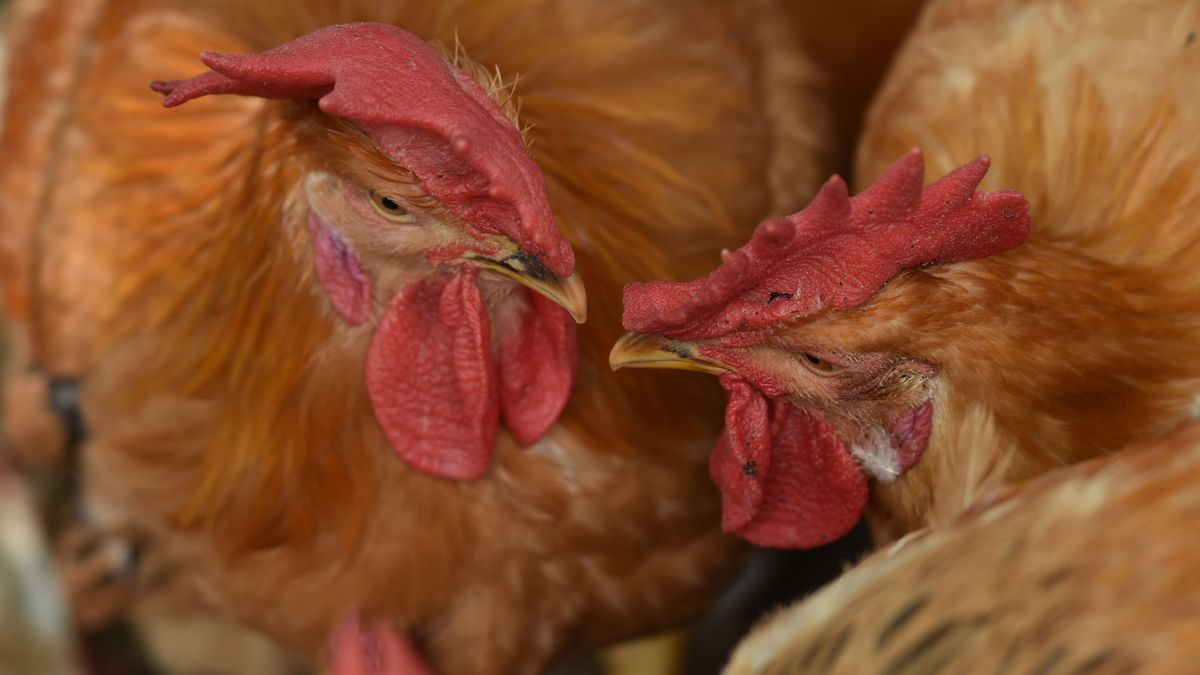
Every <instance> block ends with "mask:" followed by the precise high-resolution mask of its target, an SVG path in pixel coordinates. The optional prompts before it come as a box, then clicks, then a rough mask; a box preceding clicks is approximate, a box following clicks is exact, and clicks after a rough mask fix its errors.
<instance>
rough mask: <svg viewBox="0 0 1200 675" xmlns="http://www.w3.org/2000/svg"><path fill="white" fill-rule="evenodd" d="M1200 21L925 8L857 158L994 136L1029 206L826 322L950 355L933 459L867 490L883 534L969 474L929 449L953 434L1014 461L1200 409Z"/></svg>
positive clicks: (1157, 9) (974, 5)
mask: <svg viewBox="0 0 1200 675" xmlns="http://www.w3.org/2000/svg"><path fill="white" fill-rule="evenodd" d="M1198 31H1200V4H1198V3H1195V2H1162V3H1160V2H1133V3H1124V2H1100V3H1093V4H1088V5H1086V6H1085V5H1084V4H1081V3H1074V2H1063V1H1057V0H1054V1H1039V2H1033V3H1021V4H1019V5H1014V4H1011V3H1003V2H982V3H978V2H955V1H941V2H934V3H931V4H930V6H929V7H928V8H927V9H926V10H925V12H924V14H922V17H921V20H920V22H919V24H918V26H917V29H916V30H915V31H914V33H913V34H912V35H911V36H910V38H909V41H908V42H907V43H906V45H905V47H904V48H903V49H902V50H901V52H900V54H899V55H898V56H897V59H896V62H895V64H894V66H893V70H892V72H891V73H890V75H889V77H888V79H887V80H886V81H885V84H884V86H883V89H882V91H881V93H880V94H879V96H878V98H877V99H876V101H875V103H874V104H873V106H872V109H871V111H870V113H869V115H868V120H867V124H866V128H865V131H864V135H863V139H862V141H861V144H860V146H859V149H858V157H857V169H858V173H857V175H858V176H859V177H860V179H862V180H864V181H866V180H870V179H871V178H872V177H874V176H875V175H877V174H878V172H879V171H881V170H882V169H883V167H884V166H886V164H887V162H889V161H890V160H891V158H894V157H895V156H896V154H897V153H900V152H903V151H904V150H905V149H907V148H909V147H913V146H919V147H921V148H922V149H923V150H924V151H925V153H926V156H927V158H928V163H929V167H930V170H931V173H933V174H935V175H936V174H937V173H938V172H939V171H943V170H946V169H949V168H951V167H953V166H954V165H955V164H956V163H957V162H960V161H962V160H963V159H964V158H969V157H972V156H975V155H978V154H987V155H989V156H990V157H991V158H992V166H993V169H992V170H991V171H990V172H989V175H988V177H987V178H986V180H985V181H984V183H983V187H984V188H990V189H997V188H1004V189H1012V190H1018V191H1020V192H1021V193H1022V194H1023V195H1025V197H1026V198H1027V199H1029V201H1030V203H1031V214H1032V216H1033V219H1034V226H1033V231H1032V235H1031V238H1030V240H1029V242H1027V243H1026V244H1025V245H1024V246H1022V247H1021V248H1019V249H1017V250H1015V251H1013V252H1011V253H1009V254H1007V255H1004V256H998V257H996V258H989V259H984V260H980V261H973V262H970V263H961V264H956V265H950V266H946V267H943V268H934V269H930V270H928V271H925V272H913V273H909V274H908V275H906V276H905V277H902V278H900V279H897V281H896V283H895V284H893V285H892V286H891V287H889V288H888V289H886V290H885V291H884V292H883V293H881V294H880V296H879V297H878V298H877V299H876V300H875V301H873V303H872V305H873V307H867V308H864V310H863V311H862V312H861V317H859V318H858V319H857V320H856V319H851V318H849V317H847V320H845V321H836V320H835V321H832V322H830V333H829V334H828V335H829V337H828V338H826V339H829V340H830V341H836V340H838V337H837V336H838V335H840V334H841V331H843V330H847V329H851V327H852V325H853V326H856V327H857V326H862V325H863V323H862V320H867V321H870V322H871V323H872V324H873V326H872V327H870V328H868V330H867V332H866V334H865V335H864V336H863V337H862V338H858V344H860V345H862V347H864V348H871V347H872V346H873V345H879V346H881V345H888V346H890V347H892V348H893V349H895V348H897V347H898V348H899V349H900V350H902V351H904V352H905V353H908V354H912V355H919V356H924V357H926V358H929V359H930V360H933V361H935V362H938V363H940V364H942V366H943V367H944V368H945V370H944V373H945V374H944V378H945V390H944V396H945V398H946V404H945V408H944V410H943V413H944V414H945V417H944V418H943V419H942V420H938V421H936V422H935V429H934V434H935V437H934V438H933V439H932V440H931V442H930V450H929V452H930V453H933V456H932V457H931V458H933V459H935V461H931V462H927V463H924V465H918V466H917V467H914V470H913V471H912V472H910V473H908V474H906V475H904V476H902V477H901V478H900V479H899V480H896V481H895V482H893V483H890V484H884V485H880V486H878V488H879V489H877V490H875V491H874V493H873V499H874V502H875V506H876V507H877V508H875V509H874V510H873V511H874V513H877V514H879V515H880V517H879V518H877V519H876V522H875V523H874V525H875V530H876V532H877V534H878V535H879V536H880V537H881V538H882V539H884V540H886V539H890V538H894V537H896V536H899V535H901V534H903V533H904V532H906V531H909V530H911V529H913V528H915V527H918V526H920V525H922V524H923V523H924V522H925V514H927V513H928V512H929V510H930V509H931V508H933V507H934V506H935V505H936V504H938V503H939V502H942V501H957V500H958V496H959V494H960V493H961V492H962V491H964V490H966V491H970V490H971V489H972V488H971V480H970V478H969V474H970V473H971V471H972V469H969V468H962V469H961V470H954V471H953V472H952V473H951V474H942V475H939V474H938V473H935V470H936V468H937V467H939V466H940V467H952V466H955V465H956V464H958V463H957V462H955V461H954V459H953V458H952V457H946V458H944V460H945V461H939V460H937V459H936V455H940V454H942V453H947V454H953V453H958V452H960V448H956V447H955V444H954V442H953V441H952V440H951V439H953V438H954V437H955V436H957V435H960V434H964V433H965V434H968V435H972V436H975V437H976V439H977V441H976V442H982V443H986V444H988V445H989V446H990V447H991V448H992V449H993V453H992V454H991V455H990V456H991V458H992V459H991V460H990V463H991V464H993V465H996V464H999V465H1003V466H1005V467H1006V470H1007V471H1008V473H1009V475H1010V477H1011V478H1012V479H1014V480H1020V479H1023V478H1027V477H1029V476H1032V475H1035V474H1037V473H1040V472H1042V471H1045V470H1047V469H1050V468H1053V467H1056V466H1060V465H1062V464H1067V463H1070V462H1073V461H1077V460H1079V459H1083V458H1087V457H1090V456H1093V455H1097V454H1108V453H1112V452H1115V451H1117V450H1119V449H1121V448H1122V447H1124V446H1125V445H1127V444H1129V443H1131V442H1135V441H1139V440H1142V439H1146V438H1152V437H1154V436H1156V435H1158V434H1160V433H1162V432H1163V431H1165V430H1167V429H1170V428H1173V427H1174V426H1176V425H1177V424H1179V423H1180V422H1181V421H1183V420H1186V419H1189V418H1194V417H1196V415H1197V413H1198V412H1200V407H1198V406H1197V403H1198V402H1200V349H1197V344H1198V343H1197V341H1196V336H1197V335H1200V227H1198V221H1197V217H1196V215H1195V214H1196V213H1197V208H1198V207H1200V182H1198V181H1197V176H1198V175H1200V174H1198V172H1200V137H1198V136H1197V133H1196V131H1197V120H1196V118H1195V116H1193V115H1191V114H1190V113H1189V112H1188V111H1189V110H1192V109H1194V108H1195V107H1196V106H1197V105H1200V91H1197V90H1196V88H1195V87H1193V86H1190V85H1189V84H1188V82H1189V81H1190V80H1191V78H1192V75H1191V73H1192V72H1194V71H1195V69H1196V68H1197V67H1200V49H1198V48H1197V47H1196V45H1195V36H1196V34H1197V32H1198ZM822 337H824V336H822ZM893 345H894V346H893ZM963 425H965V426H969V427H972V429H971V430H965V431H964V430H963V429H961V428H959V427H960V426H963ZM939 434H940V435H941V437H940V438H939V437H938V435H939ZM927 456H929V455H927ZM966 456H977V455H974V454H973V453H967V455H966ZM884 514H887V515H886V516H885V515H884Z"/></svg>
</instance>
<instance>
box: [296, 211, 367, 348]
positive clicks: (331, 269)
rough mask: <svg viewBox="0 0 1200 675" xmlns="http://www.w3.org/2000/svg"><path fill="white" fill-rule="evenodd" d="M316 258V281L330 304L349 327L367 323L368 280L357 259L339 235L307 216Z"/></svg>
mask: <svg viewBox="0 0 1200 675" xmlns="http://www.w3.org/2000/svg"><path fill="white" fill-rule="evenodd" d="M308 229H309V231H310V232H311V233H312V238H313V251H314V253H315V255H316V268H317V278H318V279H319V280H320V281H321V287H322V288H324V289H325V295H326V296H328V297H329V302H330V304H332V305H333V308H334V309H335V310H337V313H338V314H340V315H341V316H342V318H343V319H345V320H346V322H347V323H349V324H350V325H352V326H357V325H359V324H361V323H362V322H364V321H366V320H367V317H368V316H369V315H370V313H371V279H370V277H368V276H367V272H366V270H364V269H363V267H362V263H360V262H359V260H358V256H357V255H356V254H355V253H354V249H353V248H352V247H351V246H350V243H349V242H347V241H346V240H345V239H344V238H343V237H342V235H340V234H338V232H337V231H336V230H335V229H334V228H333V227H331V226H330V225H329V223H327V222H325V219H324V218H322V217H321V216H319V215H317V212H316V211H309V213H308Z"/></svg>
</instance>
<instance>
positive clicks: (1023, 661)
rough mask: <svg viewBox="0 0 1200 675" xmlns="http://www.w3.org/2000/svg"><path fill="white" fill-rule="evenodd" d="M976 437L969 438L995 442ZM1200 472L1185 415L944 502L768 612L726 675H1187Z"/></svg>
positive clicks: (1194, 616) (1197, 624) (1199, 612)
mask: <svg viewBox="0 0 1200 675" xmlns="http://www.w3.org/2000/svg"><path fill="white" fill-rule="evenodd" d="M962 440H964V441H968V442H969V441H970V440H971V439H969V438H964V439H962ZM980 440H981V441H983V442H981V443H980V444H978V445H974V446H971V445H968V446H965V447H974V448H975V449H977V450H978V451H981V452H987V451H988V445H987V443H986V441H987V440H988V439H986V438H985V439H980ZM968 452H969V451H968ZM980 461H981V462H988V461H990V458H986V457H982V458H980ZM1198 481H1200V424H1196V423H1192V424H1189V425H1186V426H1184V427H1183V428H1181V429H1179V430H1178V431H1175V432H1172V433H1169V434H1168V435H1166V436H1164V437H1163V438H1159V439H1155V440H1153V441H1149V442H1146V443H1143V444H1141V445H1139V446H1135V447H1131V448H1129V449H1125V450H1122V451H1121V452H1120V453H1119V454H1117V455H1115V456H1112V457H1104V458H1100V459H1094V460H1092V461H1090V462H1086V463H1083V464H1079V465H1076V466H1071V467H1064V468H1060V469H1057V470H1055V471H1053V472H1051V473H1049V474H1047V475H1044V476H1041V477H1038V478H1036V479H1033V480H1031V481H1029V482H1028V483H1023V484H1020V485H1017V486H1015V487H1010V488H1009V489H1007V490H1004V491H1001V492H1000V494H998V495H991V496H989V497H986V498H984V499H982V500H980V501H977V502H975V503H974V504H973V505H971V506H970V507H969V508H967V506H968V505H967V504H966V503H964V502H957V501H956V502H952V503H947V504H944V505H937V506H936V508H937V509H938V511H939V518H940V519H941V523H942V524H941V525H939V526H936V527H933V528H929V529H924V530H921V531H918V532H914V533H912V534H910V535H908V536H906V537H905V538H903V539H901V540H899V541H898V542H896V543H894V544H892V545H891V546H890V547H888V548H886V549H884V550H882V551H879V552H877V553H875V554H874V555H872V556H871V557H870V558H867V559H866V560H864V561H863V562H862V564H861V565H859V566H858V567H856V568H855V569H853V570H851V571H850V572H848V573H846V574H845V575H844V576H843V577H841V578H840V579H838V580H837V581H835V582H834V583H833V584H831V585H830V586H829V587H827V588H825V589H823V590H821V592H819V593H818V594H816V595H814V596H812V597H811V598H809V599H807V600H805V601H804V602H802V603H799V604H798V605H796V606H794V607H791V608H788V609H786V610H783V611H781V612H779V613H778V614H777V615H776V616H774V617H773V618H771V619H770V620H768V621H766V622H764V623H763V624H762V625H761V626H760V627H759V628H758V629H756V630H755V632H754V633H753V634H752V635H751V636H750V637H749V638H747V639H746V640H745V641H744V642H743V643H742V644H741V645H740V646H739V647H738V649H737V651H736V652H735V653H734V657H733V659H732V661H731V662H730V664H729V666H728V668H726V670H725V673H727V675H768V674H782V673H810V674H813V675H817V674H821V675H835V674H845V675H851V674H853V675H860V674H861V675H869V674H871V673H879V674H880V675H883V674H885V673H886V674H888V675H898V674H901V673H914V674H915V673H923V674H926V675H933V674H935V673H965V672H970V673H980V674H981V675H983V674H988V673H996V674H999V673H1051V672H1053V673H1114V674H1115V673H1133V672H1137V673H1185V672H1190V671H1192V670H1194V669H1195V667H1196V663H1197V662H1198V659H1200V594H1198V593H1197V592H1196V591H1197V589H1198V588H1200V546H1198V545H1197V542H1196V536H1195V524H1196V521H1197V519H1200V492H1198V491H1197V490H1196V489H1195V486H1196V484H1197V482H1198ZM964 508H965V509H966V511H965V512H963V509H964Z"/></svg>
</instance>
